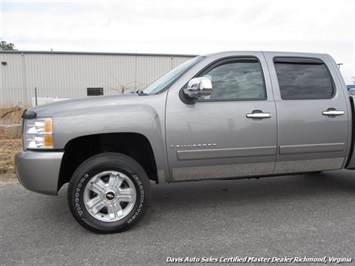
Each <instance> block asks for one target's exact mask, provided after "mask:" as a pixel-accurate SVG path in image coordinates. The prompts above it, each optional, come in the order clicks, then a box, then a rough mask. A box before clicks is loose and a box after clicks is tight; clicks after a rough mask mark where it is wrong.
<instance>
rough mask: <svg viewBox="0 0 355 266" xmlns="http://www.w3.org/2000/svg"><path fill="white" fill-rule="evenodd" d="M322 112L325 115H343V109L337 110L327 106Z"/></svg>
mask: <svg viewBox="0 0 355 266" xmlns="http://www.w3.org/2000/svg"><path fill="white" fill-rule="evenodd" d="M322 114H323V115H326V116H340V115H344V111H338V110H336V109H334V108H329V109H328V110H327V111H323V112H322Z"/></svg>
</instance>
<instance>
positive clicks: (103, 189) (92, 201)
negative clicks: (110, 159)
mask: <svg viewBox="0 0 355 266" xmlns="http://www.w3.org/2000/svg"><path fill="white" fill-rule="evenodd" d="M83 196H84V205H85V208H86V210H87V211H88V213H89V214H90V215H91V216H93V217H94V218H95V219H97V220H100V221H103V222H116V221H119V220H121V219H123V218H125V217H126V216H127V215H128V214H130V212H131V211H132V209H133V208H134V205H135V203H136V199H137V192H136V188H135V186H134V183H133V182H132V180H131V179H130V178H129V177H128V176H126V175H125V174H123V173H121V172H117V171H104V172H101V173H99V174H97V175H95V176H94V177H93V178H91V179H90V180H89V182H88V183H87V184H86V187H85V189H84V195H83Z"/></svg>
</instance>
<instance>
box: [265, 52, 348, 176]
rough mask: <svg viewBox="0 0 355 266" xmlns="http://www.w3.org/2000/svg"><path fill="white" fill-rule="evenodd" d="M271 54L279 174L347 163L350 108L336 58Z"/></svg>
mask: <svg viewBox="0 0 355 266" xmlns="http://www.w3.org/2000/svg"><path fill="white" fill-rule="evenodd" d="M266 58H267V60H268V64H269V68H270V70H271V73H272V75H271V78H272V83H273V87H274V96H275V101H276V108H277V114H278V116H277V124H278V130H277V134H278V144H277V145H278V154H277V162H276V167H275V171H274V173H276V174H277V173H288V172H307V171H320V170H331V169H340V168H342V167H343V164H344V161H345V158H346V156H347V155H346V154H347V149H348V137H349V136H348V132H349V113H348V111H347V105H346V102H345V101H346V100H347V99H346V97H345V95H344V90H343V89H342V88H341V84H340V83H339V82H338V80H337V78H336V76H337V75H336V73H335V72H336V71H335V70H334V69H332V67H334V65H335V64H334V62H332V60H331V58H330V57H328V56H317V55H314V56H312V55H307V56H303V55H297V54H294V55H293V54H291V55H290V54H277V53H266ZM333 77H334V78H333Z"/></svg>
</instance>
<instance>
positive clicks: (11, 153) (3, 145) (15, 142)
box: [0, 139, 22, 182]
mask: <svg viewBox="0 0 355 266" xmlns="http://www.w3.org/2000/svg"><path fill="white" fill-rule="evenodd" d="M20 150H22V140H21V139H0V182H8V181H12V180H15V179H16V176H15V163H14V157H15V154H16V153H17V152H18V151H20Z"/></svg>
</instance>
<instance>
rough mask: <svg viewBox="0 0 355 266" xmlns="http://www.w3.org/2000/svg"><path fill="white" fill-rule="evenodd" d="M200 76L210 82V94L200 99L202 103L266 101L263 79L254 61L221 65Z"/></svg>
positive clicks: (257, 63)
mask: <svg viewBox="0 0 355 266" xmlns="http://www.w3.org/2000/svg"><path fill="white" fill-rule="evenodd" d="M201 76H205V77H208V78H210V80H211V81H212V93H211V95H209V96H204V97H201V98H200V100H202V101H216V100H217V101H218V100H265V99H266V92H265V85H264V77H263V73H262V69H261V65H260V63H259V62H258V61H257V60H256V59H254V60H250V61H246V60H243V61H232V62H227V63H224V64H223V63H222V64H219V65H217V66H215V67H214V68H212V69H210V70H207V71H206V72H204V73H203V74H202V75H201Z"/></svg>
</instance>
